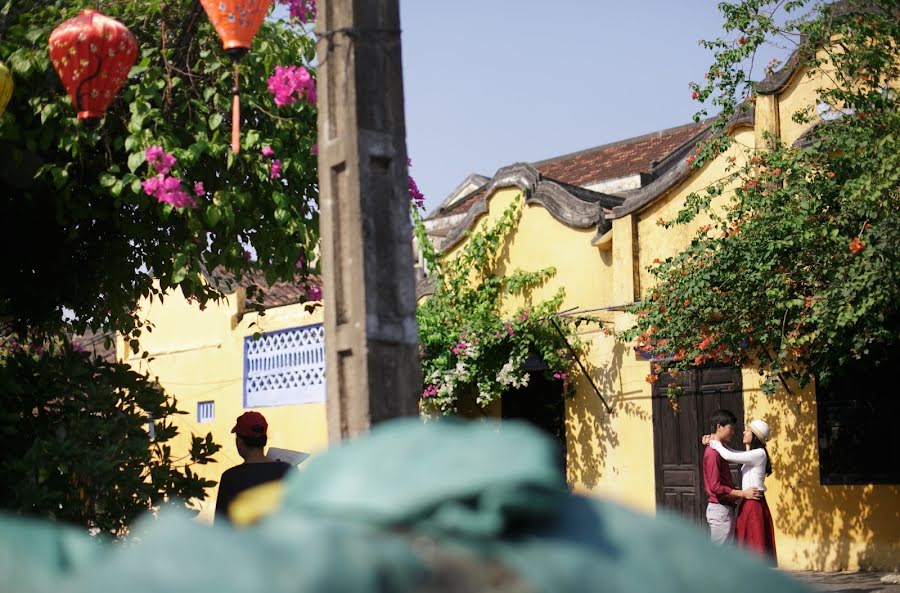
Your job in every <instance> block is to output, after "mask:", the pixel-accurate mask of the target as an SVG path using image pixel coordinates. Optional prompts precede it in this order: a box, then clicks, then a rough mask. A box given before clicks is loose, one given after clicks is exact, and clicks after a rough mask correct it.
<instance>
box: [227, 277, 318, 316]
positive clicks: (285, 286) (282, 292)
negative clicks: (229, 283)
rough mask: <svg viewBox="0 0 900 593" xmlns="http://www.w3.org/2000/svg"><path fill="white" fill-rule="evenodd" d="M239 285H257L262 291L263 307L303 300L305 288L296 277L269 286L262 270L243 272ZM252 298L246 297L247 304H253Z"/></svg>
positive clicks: (247, 286) (299, 278)
mask: <svg viewBox="0 0 900 593" xmlns="http://www.w3.org/2000/svg"><path fill="white" fill-rule="evenodd" d="M240 285H241V287H242V288H249V287H250V286H257V287H259V288H260V289H261V290H262V291H263V293H264V295H265V296H264V298H263V303H262V304H263V307H265V308H266V309H268V308H270V307H283V306H284V305H292V304H294V303H299V302H301V301H303V300H304V295H305V294H306V289H305V287H304V286H303V284H302V278H301V277H299V276H298V277H297V278H296V280H295V281H294V282H276V283H275V284H273V285H271V286H269V284H268V283H267V282H266V275H265V274H264V273H262V272H259V271H257V272H253V273H252V274H244V275H243V277H242V278H241V282H240ZM255 302H256V301H255V300H254V299H250V298H248V299H247V304H248V305H250V304H253V303H255Z"/></svg>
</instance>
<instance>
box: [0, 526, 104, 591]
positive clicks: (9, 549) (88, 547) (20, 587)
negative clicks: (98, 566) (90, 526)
mask: <svg viewBox="0 0 900 593" xmlns="http://www.w3.org/2000/svg"><path fill="white" fill-rule="evenodd" d="M105 552H106V550H105V548H104V546H103V544H102V543H101V541H99V540H98V539H96V538H93V537H91V536H90V535H88V534H87V533H85V532H84V531H83V530H80V529H76V528H74V527H67V526H64V525H58V524H55V523H51V522H49V521H40V520H37V519H28V518H23V517H15V516H10V515H2V514H0V575H2V577H0V578H2V588H3V590H5V591H15V592H16V593H34V592H39V591H40V592H42V591H51V590H53V587H54V586H55V584H56V583H57V582H58V581H59V580H60V579H62V578H64V577H66V576H67V575H69V574H71V573H73V572H75V571H76V570H78V569H79V568H81V567H85V566H90V565H93V564H94V563H95V562H96V561H97V560H98V559H99V558H100V557H101V556H102V555H103V554H105Z"/></svg>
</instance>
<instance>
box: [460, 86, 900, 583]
mask: <svg viewBox="0 0 900 593" xmlns="http://www.w3.org/2000/svg"><path fill="white" fill-rule="evenodd" d="M823 84H824V80H823V77H822V76H821V75H820V74H817V73H814V74H813V75H812V76H807V73H806V72H798V73H797V74H796V75H795V76H794V77H793V79H792V81H791V83H790V85H789V86H788V87H787V88H786V89H785V90H784V91H783V92H782V93H781V94H780V95H778V96H775V97H761V98H760V100H759V102H758V104H757V117H756V127H755V129H754V128H753V127H749V126H743V127H739V128H737V129H734V130H732V131H731V133H732V135H733V136H734V137H735V140H736V142H735V144H734V146H732V148H730V149H729V151H728V152H727V153H726V154H724V155H722V156H720V157H719V158H717V159H716V160H714V161H713V162H711V163H709V164H707V165H705V166H704V167H703V168H701V169H700V170H699V171H695V172H693V173H692V174H691V175H690V176H689V177H688V178H687V179H686V180H684V181H683V182H682V183H681V184H679V185H678V186H676V187H673V188H672V189H670V190H669V192H668V193H667V194H666V195H664V196H662V197H661V198H660V199H658V200H657V201H655V202H654V203H653V204H651V205H649V206H648V207H646V208H644V209H643V210H642V211H640V212H636V213H633V214H631V215H629V216H626V217H623V218H619V219H616V220H614V222H613V230H612V237H613V239H612V248H611V250H609V251H602V250H600V249H597V248H595V247H591V246H590V238H591V236H593V231H590V232H588V231H580V230H576V229H571V228H568V227H566V226H565V225H563V224H562V223H560V222H557V221H556V220H555V219H553V218H552V217H551V216H550V214H549V213H548V212H547V211H546V210H544V209H543V207H541V206H527V207H525V208H524V210H523V213H522V218H521V221H520V222H519V225H518V227H517V229H516V230H515V231H514V233H513V235H512V237H511V239H510V241H509V245H508V249H507V252H506V253H505V254H504V255H505V267H506V269H508V270H512V269H516V268H520V269H523V270H529V271H533V270H536V269H539V268H542V267H547V266H553V267H555V268H556V269H557V273H556V276H555V277H554V278H553V279H552V280H551V281H550V282H549V283H548V284H547V286H545V287H544V288H543V289H541V290H539V291H536V292H535V294H534V298H535V300H538V299H545V298H547V297H549V296H551V295H553V294H554V293H555V291H556V290H557V289H558V288H559V287H564V288H565V289H566V300H565V303H564V304H563V309H568V308H571V307H577V308H578V309H582V310H587V309H595V308H604V307H611V308H615V307H617V306H619V305H623V304H627V303H631V302H633V301H634V300H635V299H636V298H640V295H642V294H646V293H647V291H648V290H650V289H651V288H652V285H653V277H652V276H651V274H650V273H649V272H648V270H647V267H648V266H650V265H651V264H652V263H653V261H654V260H655V259H657V258H659V259H665V258H666V257H669V256H672V255H675V254H676V253H677V252H678V251H679V250H681V249H683V248H684V247H685V246H687V245H688V244H689V243H690V240H691V238H692V237H693V236H694V233H695V231H696V229H697V227H698V226H700V225H702V224H706V223H707V222H708V219H704V218H698V219H697V220H696V221H695V222H694V223H692V224H690V225H685V226H678V227H674V228H671V229H665V228H664V227H662V226H660V225H658V224H657V220H658V219H659V218H663V219H666V220H670V219H672V218H674V217H675V215H676V214H677V212H678V211H679V209H681V208H682V206H683V205H684V202H685V198H686V197H687V196H688V195H689V194H690V193H692V192H697V191H701V190H702V189H703V188H705V187H706V186H707V185H709V184H710V183H712V182H713V181H715V180H717V179H720V178H721V177H722V176H723V175H724V174H725V173H726V164H727V159H728V158H729V157H734V158H735V159H736V163H737V165H738V166H739V165H741V164H742V163H743V162H744V159H745V158H747V157H748V153H750V152H752V151H753V150H755V149H757V148H758V149H759V150H765V149H766V147H765V145H764V144H763V143H762V138H763V136H762V131H763V130H768V131H769V132H770V133H771V134H773V135H776V136H779V135H780V137H781V138H782V140H783V141H785V142H786V143H787V144H792V143H793V142H794V141H796V140H797V139H798V138H799V137H800V136H802V134H803V133H804V132H805V131H806V130H807V129H808V125H806V124H803V125H801V124H796V123H794V122H793V121H792V120H791V115H792V113H793V112H794V111H796V110H797V109H801V108H804V107H808V106H814V105H815V102H816V101H815V90H816V89H817V88H820V87H821V86H822V85H823ZM520 196H521V192H520V191H519V190H518V189H516V188H500V189H498V190H496V191H495V192H494V193H493V195H492V196H490V197H489V201H488V212H487V214H485V215H484V216H483V217H482V218H481V219H480V220H479V221H478V223H477V225H476V227H477V226H479V225H484V224H485V223H486V222H487V221H492V220H495V219H496V218H498V217H499V216H500V215H501V213H502V212H503V210H504V209H505V208H506V207H508V205H509V204H510V203H511V201H512V200H513V199H515V198H517V197H520ZM728 199H729V195H728V193H727V192H726V194H725V195H724V196H722V197H721V198H719V201H718V202H717V204H718V205H719V206H720V207H721V206H722V205H724V204H727V201H728ZM458 248H459V247H457V249H458ZM451 253H452V252H451ZM501 271H502V270H501ZM519 304H521V303H513V304H511V306H515V305H519ZM600 315H601V317H603V318H604V320H605V321H607V322H608V323H610V324H611V325H612V326H614V327H615V328H616V329H619V330H622V329H625V328H627V327H629V325H630V324H631V317H630V315H628V314H627V313H624V312H621V311H620V310H619V311H615V310H613V311H605V312H601V313H600ZM582 338H583V339H584V340H585V341H586V342H588V343H589V345H590V347H589V353H588V356H587V361H586V363H587V365H588V367H589V373H590V375H591V378H592V379H593V382H594V383H595V384H596V385H597V387H598V388H599V389H600V391H601V393H603V395H604V396H605V397H606V399H607V401H608V402H609V403H610V404H611V405H612V407H613V409H614V413H613V414H612V415H610V414H608V413H607V412H606V411H605V409H604V408H603V406H602V404H601V402H600V400H599V398H598V397H597V396H596V394H595V393H594V391H593V389H592V388H591V387H590V385H589V383H588V382H587V381H586V380H585V379H584V378H583V377H582V378H579V379H578V381H577V384H576V387H577V390H576V394H575V395H574V396H573V397H572V398H570V399H569V400H567V405H566V411H567V413H566V429H567V450H568V459H567V466H568V472H569V476H568V477H569V481H570V483H571V484H572V485H573V487H574V488H575V490H576V491H579V492H584V493H589V494H591V495H599V496H604V497H608V498H611V499H614V500H617V501H619V502H623V503H625V504H627V505H630V506H632V507H635V508H638V509H642V510H645V511H647V512H651V513H652V512H654V511H655V509H656V499H655V477H654V475H655V469H654V454H653V422H652V409H651V404H650V396H651V386H650V384H649V383H648V382H647V381H646V377H647V374H648V373H649V363H648V362H647V361H645V360H642V359H639V358H637V357H636V356H635V354H634V353H633V351H632V350H631V349H630V348H628V347H626V346H625V345H623V344H620V343H618V342H617V341H616V340H615V339H614V338H613V337H611V336H607V335H605V334H604V333H603V332H601V331H597V329H596V328H593V329H591V330H589V331H586V332H585V333H583V334H582ZM744 391H745V397H744V402H745V410H744V412H745V417H746V418H748V419H750V418H757V417H762V418H764V419H766V420H767V421H768V422H769V424H770V426H771V427H772V433H773V437H772V445H771V452H772V458H773V463H774V465H775V468H776V470H775V473H774V474H773V475H772V476H771V477H770V478H769V480H768V481H767V485H768V486H769V488H770V494H769V497H768V498H769V501H770V504H771V507H772V513H773V517H774V521H775V525H776V541H777V546H778V556H779V564H780V565H781V566H782V567H784V568H788V569H802V570H840V569H844V570H847V569H849V570H853V569H857V568H880V569H888V570H893V569H896V567H897V562H898V559H900V497H898V495H900V488H898V487H897V486H871V485H870V486H822V485H821V484H820V483H819V464H818V440H817V439H818V437H817V430H818V428H817V418H816V401H815V393H814V390H813V389H812V388H808V389H806V390H802V391H800V392H798V393H796V394H795V395H790V394H788V393H786V392H784V391H780V392H778V393H776V394H775V395H774V396H771V397H770V398H766V397H765V396H763V395H762V394H761V392H760V390H759V376H758V375H757V374H755V373H752V372H746V371H745V373H744ZM698 436H699V435H698ZM861 453H862V452H861Z"/></svg>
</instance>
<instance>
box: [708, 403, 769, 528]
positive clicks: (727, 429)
mask: <svg viewBox="0 0 900 593" xmlns="http://www.w3.org/2000/svg"><path fill="white" fill-rule="evenodd" d="M709 423H710V425H711V427H712V432H713V434H712V438H714V439H716V440H717V441H720V442H721V443H723V444H727V443H729V442H730V441H731V439H732V438H733V437H734V432H735V430H734V427H735V424H737V418H736V417H735V415H734V414H732V413H731V412H730V411H728V410H717V411H715V412H713V415H712V416H711V417H710V419H709ZM703 482H704V485H705V487H706V500H707V504H706V522H707V523H708V524H709V533H710V537H712V541H713V542H715V543H717V544H723V543H725V542H727V541H731V538H732V536H733V534H734V511H735V508H736V507H737V503H738V501H739V500H741V499H742V498H746V499H753V500H758V499H759V498H760V493H759V491H758V490H757V489H756V488H748V489H747V490H738V489H736V488H735V487H734V484H733V483H732V482H731V468H729V467H728V462H727V461H725V460H724V459H722V456H721V455H719V454H718V453H717V452H716V451H715V450H714V449H713V448H712V447H706V450H705V451H703Z"/></svg>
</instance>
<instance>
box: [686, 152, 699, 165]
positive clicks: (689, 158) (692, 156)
mask: <svg viewBox="0 0 900 593" xmlns="http://www.w3.org/2000/svg"><path fill="white" fill-rule="evenodd" d="M696 160H697V155H695V154H692V155H691V156H689V157H688V158H687V164H688V167H693V166H694V161H696Z"/></svg>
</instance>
